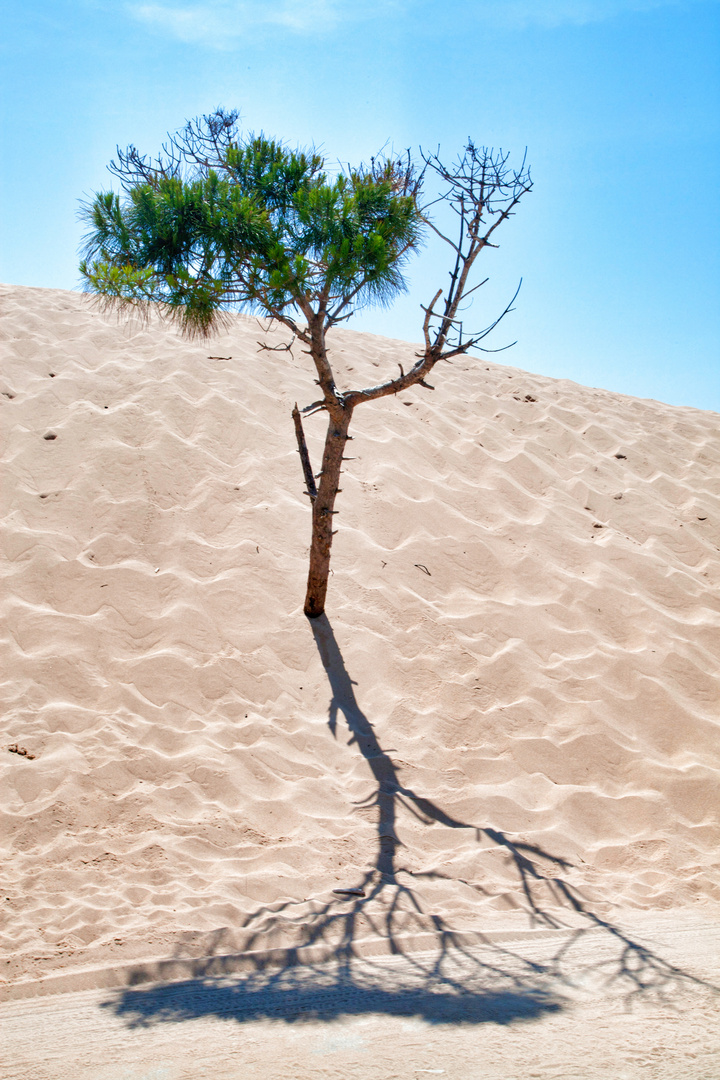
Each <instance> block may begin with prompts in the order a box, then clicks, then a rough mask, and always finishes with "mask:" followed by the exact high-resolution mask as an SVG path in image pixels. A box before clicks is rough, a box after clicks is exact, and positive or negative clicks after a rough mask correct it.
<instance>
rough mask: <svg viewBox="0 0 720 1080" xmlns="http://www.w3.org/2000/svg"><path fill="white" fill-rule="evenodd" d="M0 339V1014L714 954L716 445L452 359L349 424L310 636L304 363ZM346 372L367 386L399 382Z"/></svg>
mask: <svg viewBox="0 0 720 1080" xmlns="http://www.w3.org/2000/svg"><path fill="white" fill-rule="evenodd" d="M0 305H1V312H2V324H1V328H0V349H1V350H2V386H0V390H1V391H2V392H3V396H2V397H0V404H1V405H2V433H3V448H2V464H3V472H4V480H3V506H2V511H1V515H2V516H1V520H0V530H1V535H2V542H3V549H4V558H5V561H4V563H3V570H2V572H3V591H2V597H1V598H0V611H1V613H2V621H3V624H4V627H5V638H4V644H3V670H4V673H5V674H4V678H3V685H2V692H3V697H4V719H3V735H2V743H1V744H0V767H1V768H2V777H1V784H0V812H1V813H2V839H3V843H4V846H5V847H6V848H7V849H8V851H9V858H8V859H7V861H6V863H5V870H4V878H3V885H2V888H3V893H2V897H3V924H2V931H1V933H0V946H1V947H2V950H3V953H4V955H5V957H6V962H5V963H4V969H3V970H4V978H5V980H6V982H7V983H9V984H10V986H9V987H8V988H7V991H6V993H7V995H8V996H10V997H12V996H22V995H30V994H32V993H35V992H39V991H40V990H41V989H42V988H43V986H44V987H45V988H46V989H47V988H49V987H50V985H51V984H50V983H48V982H46V983H43V982H42V981H40V982H38V980H43V979H45V980H47V979H56V980H57V979H58V978H60V982H56V983H55V984H54V985H55V988H56V989H60V988H64V989H69V988H72V987H74V988H81V987H91V986H95V985H99V986H102V985H115V984H117V983H118V982H120V983H122V982H123V981H127V980H128V979H129V978H130V976H129V975H128V972H129V971H132V965H133V964H135V963H136V961H137V962H138V963H143V962H146V961H148V960H160V959H163V958H168V957H172V956H174V957H176V958H178V960H179V961H183V960H187V959H188V958H191V957H202V956H205V955H209V954H233V955H238V954H242V953H243V952H246V951H247V950H248V949H252V950H268V949H278V948H280V949H282V948H287V947H292V946H301V945H303V944H304V943H306V942H314V948H315V952H314V953H313V954H312V955H313V956H314V957H315V958H316V959H317V958H319V957H320V956H322V955H329V954H332V952H333V950H334V949H335V948H336V946H337V944H338V942H340V941H345V942H346V943H349V942H351V943H352V946H353V947H354V948H355V949H356V950H357V951H358V952H363V953H364V955H368V956H370V955H374V954H376V953H378V952H383V951H387V948H388V938H389V937H391V936H392V937H393V938H394V939H395V940H396V941H397V942H401V943H402V942H405V943H409V944H412V943H413V942H414V943H415V947H420V946H422V947H424V948H425V949H427V948H429V947H430V946H431V945H432V944H433V941H437V942H439V941H440V940H441V937H440V935H442V934H443V933H445V932H447V931H449V930H455V931H460V932H462V933H463V934H464V935H465V937H464V938H463V939H462V940H464V941H466V942H472V941H476V940H479V938H478V935H482V934H487V933H498V932H500V931H503V930H506V931H513V932H518V931H521V930H523V931H524V930H528V929H532V928H533V927H537V928H540V927H545V928H548V927H549V928H552V927H556V926H572V927H595V928H598V927H599V925H600V924H599V923H598V920H602V921H603V922H604V923H606V924H609V925H610V926H612V927H619V926H622V925H624V923H623V919H625V921H626V922H628V920H629V922H630V923H631V922H632V918H633V917H635V916H638V917H639V915H640V914H642V913H643V912H645V913H646V915H647V917H651V916H653V917H654V916H655V915H658V914H659V913H665V914H664V915H663V918H664V919H665V923H666V924H667V925H670V924H672V923H673V919H674V918H675V917H676V916H675V914H674V913H676V912H678V911H679V910H680V909H682V911H683V917H685V918H687V917H691V918H692V919H694V920H695V921H697V920H698V919H699V920H700V922H701V923H703V924H708V925H709V924H710V923H715V924H716V923H717V921H718V913H719V910H720V909H719V907H718V902H719V901H720V874H719V872H718V858H717V851H718V840H719V838H720V827H719V825H718V807H719V806H720V793H719V784H718V779H719V777H720V708H719V705H720V691H719V690H718V681H717V676H718V671H719V669H720V632H719V630H720V433H719V426H718V420H719V418H718V416H717V415H716V414H712V413H709V412H701V411H699V410H694V409H688V408H675V407H671V406H667V405H662V404H658V403H657V402H652V401H640V400H636V399H632V398H627V397H622V396H621V395H617V394H611V393H608V392H605V391H599V390H592V389H588V388H587V387H582V386H578V385H576V384H574V383H571V382H567V381H557V380H552V379H547V378H542V377H540V376H536V375H528V374H526V373H524V372H521V371H519V370H517V369H513V368H508V367H502V366H498V365H495V364H492V363H490V362H488V361H486V360H485V359H468V358H462V359H461V360H459V361H458V362H457V363H455V364H453V365H452V366H450V365H446V366H445V368H444V369H443V370H442V371H438V372H437V375H436V377H434V378H433V379H432V381H433V382H434V384H435V385H436V390H435V391H434V392H429V391H427V390H423V389H418V390H417V391H413V392H410V393H409V394H407V395H404V396H403V397H401V398H399V399H392V400H390V399H385V400H383V401H380V402H376V403H370V404H368V405H367V406H364V407H361V408H359V409H358V410H357V412H356V414H355V418H354V421H353V428H352V429H351V431H352V434H353V435H354V442H353V444H352V446H353V450H352V451H351V454H352V455H353V456H354V460H353V461H351V462H348V466H347V472H346V474H345V475H344V477H343V492H342V494H341V495H340V496H339V498H338V504H337V506H338V509H339V510H340V514H339V516H338V518H337V521H338V528H339V532H338V535H337V537H336V539H335V547H334V550H333V571H334V572H333V576H332V579H331V585H330V591H329V597H328V606H327V614H328V618H329V624H327V625H323V626H321V627H319V628H318V627H316V629H315V634H313V630H312V627H311V624H310V623H308V621H307V620H306V619H305V618H304V616H303V614H302V603H303V599H304V586H305V575H306V571H307V552H308V544H309V529H310V512H309V503H308V500H307V497H306V496H304V495H303V486H304V485H303V480H302V473H301V468H300V463H299V459H298V456H297V453H296V445H295V439H294V430H293V425H292V420H291V417H290V410H291V408H292V405H293V404H294V402H295V401H296V400H297V401H298V402H299V404H300V405H301V406H303V405H305V404H307V403H309V402H310V401H312V400H313V399H314V398H315V397H316V387H315V386H314V385H313V376H312V372H311V371H310V368H309V359H308V357H306V356H304V355H303V354H302V353H301V352H300V350H299V349H298V348H295V357H294V360H292V359H291V358H290V357H288V356H287V355H286V354H283V353H274V354H273V353H268V352H264V353H258V351H257V341H258V340H259V339H262V338H263V335H262V332H261V330H260V328H259V326H258V323H257V322H256V320H254V319H250V318H243V317H235V318H233V319H232V321H231V324H230V329H229V330H228V332H227V333H224V334H222V335H220V336H219V337H217V338H216V339H213V340H212V341H210V342H207V343H202V342H201V343H188V342H186V341H183V340H181V339H180V338H179V337H178V336H177V335H176V334H175V333H174V332H172V331H170V330H168V329H167V328H166V327H164V326H162V325H160V324H159V323H155V322H153V323H152V324H151V325H149V326H148V327H147V328H139V327H133V328H129V329H128V328H127V327H126V326H125V325H123V324H118V323H116V322H115V320H114V319H113V318H111V317H107V316H104V315H102V314H100V313H98V312H97V311H96V310H93V309H92V307H91V306H90V305H89V302H88V300H87V299H86V298H84V297H82V296H79V295H77V294H73V293H67V292H60V291H54V290H40V289H27V288H20V287H14V286H2V287H1V288H0ZM268 340H269V341H270V343H271V344H273V343H279V342H281V341H284V340H286V338H285V337H284V336H283V335H281V334H279V333H273V334H271V335H270V337H269V338H268ZM335 341H336V347H335V360H336V362H337V366H338V371H339V373H340V376H341V377H340V382H341V383H342V384H347V385H351V386H352V387H353V388H359V387H360V386H362V385H367V384H369V383H373V382H377V381H378V378H379V377H380V376H382V375H386V374H391V373H392V372H394V371H395V370H397V369H396V365H397V363H398V362H401V363H405V364H406V363H407V361H408V359H410V358H411V357H412V355H413V349H412V346H410V345H407V344H404V343H402V342H396V341H390V340H388V339H384V338H378V337H372V336H369V335H360V334H355V333H352V332H350V331H338V332H337V333H336V335H335ZM210 357H227V358H231V359H210ZM306 431H307V434H308V441H309V444H310V450H311V455H312V457H313V460H314V464H315V467H316V469H317V468H319V455H320V448H321V441H322V437H323V435H324V420H323V418H322V415H320V416H319V417H313V418H311V419H309V420H307V421H306ZM48 436H55V437H54V438H49V437H48ZM316 637H317V638H318V641H317V642H316ZM326 669H327V670H326ZM329 720H330V721H331V724H330V726H328V721H329ZM10 747H17V748H18V749H20V750H23V749H24V750H25V751H26V752H27V753H26V754H22V753H15V752H9V749H8V748H10ZM31 755H32V756H31ZM461 826H462V827H461ZM357 886H362V887H363V888H364V889H365V891H366V894H367V895H366V898H365V902H362V903H358V902H355V903H354V904H353V903H348V902H347V901H341V900H338V899H337V898H335V899H334V898H333V894H332V889H334V888H338V887H357ZM348 913H352V918H350V917H343V915H346V916H347V915H348ZM633 913H634V915H633ZM628 925H629V923H628ZM693 925H694V924H693ZM593 932H594V933H599V934H601V935H602V934H610V937H611V938H612V933H611V932H610V931H607V930H605V929H603V928H602V927H600V928H599V929H595V930H593ZM445 940H446V941H447V938H446V939H445ZM493 940H499V939H493ZM613 940H614V939H613ZM623 947H624V946H623ZM323 950H325V951H324V952H323ZM621 951H622V950H621ZM238 964H240V961H239V960H238ZM241 966H242V965H241ZM111 971H112V972H114V973H115V974H114V975H113V976H112V977H111V978H110V977H109V976H108V977H107V978H106V979H105V981H104V982H103V977H101V976H100V975H99V974H98V973H99V972H106V973H107V972H111ZM91 973H92V974H91ZM118 973H120V974H118ZM145 974H146V975H147V972H146V973H145ZM186 974H187V972H185V975H186ZM180 975H183V972H180V971H179V973H178V977H180ZM148 977H149V976H148ZM163 977H164V976H163ZM183 977H184V976H183ZM108 978H109V979H110V981H108ZM63 979H65V980H66V981H65V982H63V981H62V980H63ZM68 979H69V980H70V981H67V980H68ZM113 979H114V980H115V983H113ZM428 1068H432V1065H430V1066H428ZM17 1075H18V1076H25V1075H27V1076H30V1075H31V1074H30V1073H26V1074H24V1073H22V1072H19V1073H18V1074H17ZM32 1075H35V1074H32ZM37 1075H38V1076H43V1077H44V1076H45V1075H46V1074H45V1073H44V1072H42V1071H40V1072H38V1073H37ZM47 1075H51V1074H50V1073H48V1074H47ZM88 1075H90V1074H89V1073H88ZM92 1075H94V1074H92ZM99 1075H100V1074H99V1073H98V1076H99ZM132 1075H133V1076H134V1075H135V1074H132ZM138 1075H140V1074H138ZM168 1075H169V1074H168ZM178 1075H181V1074H180V1073H178ZM183 1075H184V1074H183ZM193 1075H201V1073H194V1074H193ZM228 1075H230V1074H228ZM238 1075H240V1073H239V1074H238ZM248 1075H250V1074H248ZM253 1075H255V1074H253ZM257 1075H262V1073H258V1074H257ZM268 1075H270V1074H269V1073H268ZM273 1075H274V1074H273ZM308 1075H309V1074H308ZM313 1075H314V1074H313ZM317 1075H323V1076H324V1075H325V1073H320V1072H318V1074H317ZM327 1075H335V1074H334V1073H328V1074H327ZM353 1075H354V1074H353ZM358 1075H364V1074H362V1073H358ZM367 1075H370V1074H369V1073H368V1074H367ZM372 1075H375V1074H374V1073H373V1074H372ZM378 1075H382V1074H381V1073H378ZM388 1075H390V1074H389V1073H388ZM393 1075H394V1074H393ZM398 1075H401V1074H398ZM458 1075H459V1074H458ZM468 1075H470V1074H468ZM506 1075H508V1076H509V1075H512V1074H510V1073H507V1074H506ZM518 1075H534V1074H533V1073H531V1072H528V1073H522V1074H521V1073H519V1074H518ZM537 1075H542V1076H545V1075H546V1074H545V1073H541V1072H538V1073H537ZM547 1075H558V1076H560V1075H566V1074H565V1073H560V1072H558V1073H557V1074H551V1073H548V1074H547ZM567 1075H575V1074H574V1073H567ZM578 1075H581V1074H578ZM628 1075H635V1074H634V1073H628ZM643 1075H645V1074H644V1073H643ZM648 1075H655V1074H654V1073H652V1074H650V1073H649V1074H648ZM657 1075H658V1076H660V1075H663V1076H664V1075H672V1074H671V1073H667V1074H665V1073H657ZM677 1075H678V1076H679V1075H688V1076H690V1075H692V1076H695V1075H697V1076H700V1075H704V1074H701V1073H700V1072H697V1073H693V1072H689V1071H688V1072H686V1073H685V1074H682V1073H678V1074H677ZM707 1075H708V1076H711V1075H712V1074H711V1073H710V1072H708V1074H707Z"/></svg>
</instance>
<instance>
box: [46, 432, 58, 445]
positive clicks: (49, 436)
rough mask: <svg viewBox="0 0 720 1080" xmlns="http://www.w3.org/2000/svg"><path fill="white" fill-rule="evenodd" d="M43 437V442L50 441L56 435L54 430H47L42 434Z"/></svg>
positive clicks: (55, 437)
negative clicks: (45, 433)
mask: <svg viewBox="0 0 720 1080" xmlns="http://www.w3.org/2000/svg"><path fill="white" fill-rule="evenodd" d="M43 439H45V442H52V441H53V439H57V435H56V434H55V432H54V431H48V433H47V435H43Z"/></svg>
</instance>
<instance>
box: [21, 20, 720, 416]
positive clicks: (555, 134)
mask: <svg viewBox="0 0 720 1080" xmlns="http://www.w3.org/2000/svg"><path fill="white" fill-rule="evenodd" d="M2 36H3V41H2V42H1V43H0V99H1V100H2V105H1V106H0V108H1V109H2V113H1V121H2V147H3V154H2V163H1V164H0V188H1V197H2V214H1V218H2V225H1V233H0V280H3V281H6V282H11V283H16V284H26V285H38V286H48V287H56V288H77V287H78V275H77V248H78V244H79V241H80V237H81V234H82V226H81V224H80V223H79V221H78V220H77V207H78V200H79V199H80V198H82V197H83V196H87V195H89V194H90V193H92V192H93V191H96V190H99V189H101V188H103V187H108V186H110V183H111V180H110V177H109V174H108V173H107V172H106V169H105V166H106V165H107V162H108V161H109V160H110V159H111V157H112V156H113V154H114V151H115V146H116V144H120V145H121V146H126V145H127V144H128V143H135V144H136V145H137V146H138V147H139V148H140V149H141V150H143V151H145V152H148V153H153V152H155V151H156V150H157V149H159V146H160V143H161V141H162V139H163V137H164V135H165V133H166V132H167V131H168V130H175V129H176V128H178V127H181V126H182V124H183V123H184V121H185V120H186V119H187V118H189V117H192V116H196V115H198V114H201V113H206V112H210V111H212V110H213V109H214V108H215V107H216V106H218V105H224V106H225V107H227V108H233V107H235V108H238V109H239V110H240V112H241V115H242V117H243V122H244V127H245V128H246V129H247V130H253V131H259V130H263V131H265V132H266V133H267V134H271V135H276V136H279V137H281V138H283V139H285V140H286V141H287V142H289V143H293V144H295V143H300V144H304V145H307V144H311V143H312V144H315V145H316V146H319V147H321V148H322V149H323V150H324V151H325V152H326V154H327V156H328V158H329V159H330V161H335V160H337V159H339V160H342V161H351V162H358V161H359V160H362V159H367V158H368V157H369V156H370V155H371V154H372V153H374V152H376V151H377V150H378V149H379V148H380V147H381V146H383V145H384V144H386V143H389V144H390V145H392V146H394V147H395V148H396V149H404V148H406V147H411V148H417V147H418V146H419V145H422V146H423V147H424V148H427V149H435V148H436V147H437V145H438V144H439V145H440V148H441V152H442V155H444V156H447V157H448V158H452V157H453V156H454V155H455V153H456V152H457V151H458V150H459V149H461V147H462V145H463V143H464V141H465V140H466V139H467V137H468V136H472V138H473V139H474V140H475V141H476V142H477V143H478V144H481V145H491V146H495V147H502V148H503V149H506V150H508V151H510V152H511V155H512V157H511V160H517V161H519V160H520V159H521V157H522V155H523V153H524V151H525V148H526V147H527V152H528V159H529V161H530V164H531V166H532V172H533V178H534V181H535V188H534V191H533V192H532V193H531V194H530V195H528V196H527V197H526V199H525V200H524V202H523V203H522V204H521V206H520V208H519V211H518V214H517V216H516V217H515V218H514V219H513V220H512V221H510V222H509V223H507V224H506V225H505V226H504V227H503V229H502V230H501V231H500V233H499V234H498V239H499V241H500V244H501V247H500V250H499V251H497V252H491V253H488V257H487V259H486V260H485V265H484V266H483V267H480V266H479V270H481V271H482V276H483V277H484V276H485V275H486V274H489V275H490V282H489V283H488V285H487V286H485V287H484V288H483V289H482V290H480V292H479V293H478V294H477V299H476V302H475V306H474V308H473V311H472V313H471V317H468V322H467V325H468V326H470V325H471V322H472V319H473V318H474V317H475V315H476V316H477V324H478V325H480V324H483V325H485V324H486V323H487V322H488V321H490V320H491V319H492V317H493V315H494V314H496V313H497V310H498V308H499V306H501V305H504V303H505V301H506V300H507V299H508V298H509V297H510V296H511V295H512V293H513V291H514V289H515V287H516V284H517V281H518V280H519V278H520V277H522V278H523V287H522V290H521V292H520V295H519V297H518V300H517V304H516V310H515V312H514V313H513V314H512V315H510V316H509V317H508V319H507V320H506V322H505V323H504V324H503V326H502V327H501V328H500V329H499V330H498V331H497V334H496V336H495V338H494V339H493V341H492V344H494V345H496V346H500V345H503V344H506V343H507V342H508V341H512V340H514V339H515V338H517V339H518V343H517V345H516V346H515V347H514V348H513V349H511V350H509V351H508V352H506V353H504V354H501V356H500V357H497V359H500V360H504V361H505V362H507V363H511V364H513V365H514V366H517V367H522V368H526V369H527V370H530V371H534V372H538V373H541V374H544V375H552V376H556V377H561V378H571V379H574V380H576V381H577V382H581V383H585V384H587V385H590V386H600V387H605V388H608V389H610V390H616V391H620V392H622V393H628V394H633V395H636V396H639V397H654V398H658V399H660V400H662V401H667V402H670V403H673V404H681V405H694V406H697V407H700V408H713V409H715V410H718V411H720V255H719V252H720V183H719V181H718V176H719V174H720V151H719V143H720V140H719V138H718V136H719V130H720V0H472V2H471V0H444V2H436V0H366V2H364V3H360V2H358V0H354V2H348V0H304V2H303V0H266V2H264V3H259V2H256V0H218V2H214V3H211V2H204V0H177V2H176V0H159V2H157V3H151V2H143V0H126V2H123V0H53V2H52V3H51V2H41V0H25V2H22V3H21V2H15V0H10V2H9V3H8V4H6V7H5V15H4V26H3V35H2ZM448 265H449V264H448V261H447V256H446V254H445V253H444V252H443V251H442V250H440V249H439V248H438V247H437V246H435V245H430V246H428V248H427V249H426V250H425V251H424V252H423V253H422V255H421V256H420V257H419V259H418V260H417V261H416V263H415V264H414V265H413V266H412V268H411V273H410V291H409V293H408V295H407V296H405V297H402V298H400V300H399V301H398V302H397V303H396V304H395V305H394V306H393V308H392V309H390V310H380V311H377V310H375V311H367V312H364V313H362V315H360V316H359V317H358V318H356V319H355V320H354V321H353V323H351V324H350V325H351V326H355V327H356V328H357V329H363V330H370V331H376V332H378V333H382V334H387V335H389V336H393V337H399V338H404V339H407V340H417V339H418V338H419V336H420V326H421V317H420V316H421V312H420V307H419V305H420V304H421V303H427V301H428V299H429V298H430V297H431V296H432V294H433V293H434V292H435V290H436V288H438V287H440V286H441V285H442V284H443V283H444V280H445V279H446V274H447V269H448ZM489 344H490V343H489Z"/></svg>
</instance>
